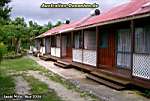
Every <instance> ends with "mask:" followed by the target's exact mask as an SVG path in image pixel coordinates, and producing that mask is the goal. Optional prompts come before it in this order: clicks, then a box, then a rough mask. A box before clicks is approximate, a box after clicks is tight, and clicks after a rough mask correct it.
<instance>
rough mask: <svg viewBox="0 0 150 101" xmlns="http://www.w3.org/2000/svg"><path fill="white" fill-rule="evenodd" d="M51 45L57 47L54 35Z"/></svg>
mask: <svg viewBox="0 0 150 101" xmlns="http://www.w3.org/2000/svg"><path fill="white" fill-rule="evenodd" d="M51 47H56V40H55V37H54V36H52V37H51Z"/></svg>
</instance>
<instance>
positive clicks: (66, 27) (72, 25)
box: [36, 16, 91, 38]
mask: <svg viewBox="0 0 150 101" xmlns="http://www.w3.org/2000/svg"><path fill="white" fill-rule="evenodd" d="M90 17H91V16H89V17H84V18H83V19H81V20H78V21H74V22H71V23H69V24H62V25H60V26H57V27H54V28H52V29H50V30H48V31H47V32H45V33H43V34H41V35H39V36H38V37H36V38H40V37H46V36H50V35H55V34H58V33H63V32H68V31H72V30H74V29H75V28H76V27H77V26H78V25H80V24H81V23H83V22H84V21H86V20H87V19H89V18H90Z"/></svg>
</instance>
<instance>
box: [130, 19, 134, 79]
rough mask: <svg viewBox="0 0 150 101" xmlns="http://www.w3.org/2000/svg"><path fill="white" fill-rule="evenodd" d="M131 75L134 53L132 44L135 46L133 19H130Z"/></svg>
mask: <svg viewBox="0 0 150 101" xmlns="http://www.w3.org/2000/svg"><path fill="white" fill-rule="evenodd" d="M130 27H131V77H133V76H132V73H133V53H134V46H135V28H134V27H135V26H134V21H133V20H131V25H130Z"/></svg>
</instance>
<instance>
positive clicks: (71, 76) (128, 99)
mask: <svg viewBox="0 0 150 101" xmlns="http://www.w3.org/2000/svg"><path fill="white" fill-rule="evenodd" d="M30 58H31V59H33V60H35V61H36V62H37V63H38V64H39V65H41V66H43V67H44V68H46V69H48V70H50V71H52V72H54V73H56V74H58V75H60V76H61V77H63V78H65V79H67V80H69V81H70V82H72V83H74V84H75V85H76V86H78V87H79V88H80V89H81V90H83V91H88V92H90V93H92V94H94V95H95V96H97V97H98V98H99V99H101V100H103V101H149V100H150V99H148V98H146V97H144V96H142V95H140V94H139V92H138V91H131V90H123V91H117V90H114V89H111V88H109V87H107V86H104V85H101V84H99V83H96V82H94V81H92V80H89V79H86V78H85V75H86V73H83V72H81V71H78V70H76V69H73V68H72V69H63V68H60V67H57V66H55V65H54V64H53V62H51V61H43V60H41V59H39V58H36V57H32V56H31V57H30ZM76 101H77V100H76ZM78 101H80V100H78ZM81 101H82V100H81Z"/></svg>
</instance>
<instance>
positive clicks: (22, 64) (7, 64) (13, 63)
mask: <svg viewBox="0 0 150 101" xmlns="http://www.w3.org/2000/svg"><path fill="white" fill-rule="evenodd" d="M0 69H1V70H4V71H6V72H8V71H10V70H13V71H27V70H40V69H42V68H41V66H39V65H38V64H37V63H36V62H35V61H34V60H32V59H30V58H28V57H23V58H19V59H9V60H4V61H2V63H1V66H0Z"/></svg>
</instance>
